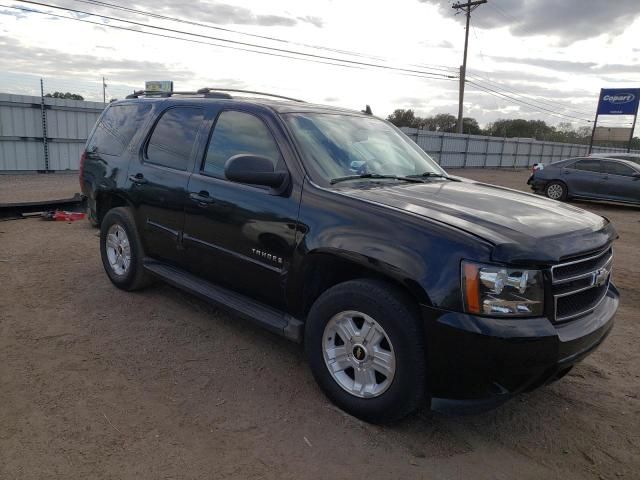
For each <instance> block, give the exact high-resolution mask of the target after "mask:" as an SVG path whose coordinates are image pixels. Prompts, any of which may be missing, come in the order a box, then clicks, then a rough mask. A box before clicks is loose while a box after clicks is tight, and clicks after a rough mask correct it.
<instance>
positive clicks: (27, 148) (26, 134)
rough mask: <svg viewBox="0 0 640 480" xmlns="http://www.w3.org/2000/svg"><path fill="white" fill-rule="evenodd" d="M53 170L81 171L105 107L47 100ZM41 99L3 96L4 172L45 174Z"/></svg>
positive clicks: (0, 152) (0, 154)
mask: <svg viewBox="0 0 640 480" xmlns="http://www.w3.org/2000/svg"><path fill="white" fill-rule="evenodd" d="M44 104H45V115H46V124H47V145H48V151H49V170H77V169H78V164H79V159H80V152H81V151H82V147H83V145H84V143H85V142H86V139H87V137H88V136H89V132H90V131H91V129H92V128H93V126H94V124H95V122H96V120H97V119H98V116H99V115H100V113H101V112H102V110H103V108H104V105H103V104H102V103H99V102H86V101H79V100H65V99H60V98H45V99H44ZM45 169H46V165H45V158H44V139H43V134H42V105H41V98H40V97H33V96H26V95H10V94H5V93H0V171H16V170H20V171H29V170H32V171H33V170H45Z"/></svg>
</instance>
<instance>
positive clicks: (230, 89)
mask: <svg viewBox="0 0 640 480" xmlns="http://www.w3.org/2000/svg"><path fill="white" fill-rule="evenodd" d="M213 92H237V93H250V94H252V95H264V96H265V97H274V98H282V99H283V100H290V101H292V102H300V103H306V102H305V101H304V100H300V99H299V98H291V97H285V96H283V95H275V94H273V93H265V92H255V91H253V90H239V89H237V88H209V87H207V88H201V89H200V90H198V92H197V93H213Z"/></svg>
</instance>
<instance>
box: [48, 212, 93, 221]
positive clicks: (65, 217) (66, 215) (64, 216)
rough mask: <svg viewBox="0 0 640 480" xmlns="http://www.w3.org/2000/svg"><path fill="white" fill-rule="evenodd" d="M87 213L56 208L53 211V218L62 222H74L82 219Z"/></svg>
mask: <svg viewBox="0 0 640 480" xmlns="http://www.w3.org/2000/svg"><path fill="white" fill-rule="evenodd" d="M86 215H87V214H86V213H84V212H67V211H65V210H56V211H55V212H54V213H53V218H52V220H58V221H60V222H73V221H75V220H82V219H83V218H84V217H85V216H86Z"/></svg>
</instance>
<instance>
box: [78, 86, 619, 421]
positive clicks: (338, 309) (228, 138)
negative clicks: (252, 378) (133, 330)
mask: <svg viewBox="0 0 640 480" xmlns="http://www.w3.org/2000/svg"><path fill="white" fill-rule="evenodd" d="M251 93H255V92H251ZM132 97H133V98H129V99H127V100H123V101H119V102H115V103H113V104H111V105H109V106H108V107H107V109H106V110H105V111H104V113H103V114H102V116H101V117H100V118H99V120H98V122H97V124H96V126H95V128H94V129H93V131H92V133H91V135H90V137H89V140H88V141H87V145H86V150H85V152H84V153H83V155H82V162H81V172H80V182H81V185H82V189H83V192H84V193H85V194H86V195H87V197H88V198H89V205H90V212H91V218H92V220H93V221H94V222H95V223H96V224H99V225H100V228H101V236H100V251H101V254H102V262H103V264H104V268H105V270H106V272H107V275H108V276H109V278H110V279H111V281H112V282H113V283H114V284H115V285H116V286H117V287H119V288H122V289H124V290H136V289H138V288H141V287H143V286H145V285H147V284H148V282H149V281H150V280H152V279H153V278H159V279H162V280H164V281H166V282H168V283H170V284H171V285H174V286H176V287H178V288H181V289H184V290H187V291H189V292H192V293H193V294H195V295H197V296H199V297H201V298H203V299H205V300H207V301H211V302H214V303H216V304H218V305H222V306H224V307H226V308H228V309H229V310H231V311H232V312H234V313H236V314H237V315H239V316H242V317H246V318H248V319H250V320H252V321H254V322H257V323H258V324H260V325H262V326H264V327H265V328H266V329H267V330H270V331H271V332H274V333H277V334H280V335H284V336H285V337H287V338H290V339H291V340H294V341H297V342H303V343H304V347H305V350H306V353H307V355H308V360H309V364H310V366H311V370H312V372H313V374H314V376H315V378H316V380H317V381H318V383H319V385H320V387H321V388H322V390H323V391H324V392H325V393H326V395H327V396H328V397H329V398H330V399H331V400H332V401H333V402H335V403H336V404H337V405H339V406H340V407H341V408H343V409H344V410H346V411H347V412H349V413H351V414H353V415H356V416H358V417H360V418H363V419H366V420H369V421H376V422H385V421H391V420H395V419H398V418H400V417H402V416H404V415H407V414H409V413H411V412H413V411H415V410H416V409H418V408H419V407H421V406H423V405H431V407H432V408H434V409H440V410H442V409H449V410H450V409H451V408H452V407H453V408H454V409H455V410H458V411H460V410H465V409H466V410H478V409H480V408H488V407H490V406H493V405H496V404H498V403H500V402H502V401H504V400H506V399H508V398H510V397H512V396H513V395H514V394H516V393H519V392H522V391H528V390H531V389H533V388H536V387H538V386H541V385H543V384H546V383H548V382H550V381H553V380H555V379H557V378H560V377H561V376H562V375H564V374H565V373H566V372H568V371H569V370H570V369H571V367H572V366H573V365H574V364H575V363H576V362H578V361H580V360H581V359H582V358H584V357H585V356H586V355H588V354H589V353H590V352H592V351H593V350H594V349H595V348H596V347H597V346H598V345H599V344H600V343H601V342H602V341H603V339H604V338H605V337H606V335H607V334H608V333H609V331H610V329H611V327H612V325H613V316H614V314H615V312H616V309H617V307H618V298H619V296H618V292H617V290H616V288H615V287H614V285H613V284H612V283H611V281H610V279H611V265H612V259H613V254H612V243H613V241H614V239H615V238H616V236H617V235H616V232H615V230H614V228H613V226H612V225H611V223H610V222H609V221H608V220H607V219H606V218H603V217H600V216H597V215H594V214H591V213H589V212H586V211H584V210H581V209H578V208H575V207H573V206H570V205H565V204H561V203H558V202H555V201H552V200H548V199H545V198H540V197H538V196H534V195H530V194H524V193H519V192H516V191H513V190H509V189H506V188H501V187H496V186H492V185H486V184H482V183H477V182H473V181H469V180H466V179H462V178H458V177H453V176H449V175H448V174H447V173H446V172H445V171H444V170H442V168H440V167H439V166H438V164H436V162H434V161H433V160H432V159H431V158H430V157H429V156H428V155H427V154H425V153H424V152H423V151H422V150H421V149H420V148H419V147H418V146H417V145H416V144H415V143H414V142H412V141H411V140H410V139H408V138H407V137H406V136H405V135H404V134H402V133H401V132H400V131H399V130H398V129H396V128H395V127H394V126H392V125H391V124H389V123H388V122H386V121H384V120H380V119H378V118H375V117H373V116H372V115H370V114H367V113H361V112H357V111H349V110H342V109H338V108H334V107H327V106H318V105H311V104H308V103H305V102H301V101H296V100H293V99H284V98H274V96H268V95H265V94H263V95H253V97H250V96H247V93H246V92H245V93H242V92H240V93H239V94H238V93H237V91H234V93H233V96H232V95H231V94H230V93H229V91H220V90H212V89H203V90H201V91H199V92H196V93H193V94H177V93H175V94H170V95H169V94H167V95H152V94H146V95H145V94H144V93H139V94H135V95H133V96H132Z"/></svg>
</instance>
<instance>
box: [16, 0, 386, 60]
mask: <svg viewBox="0 0 640 480" xmlns="http://www.w3.org/2000/svg"><path fill="white" fill-rule="evenodd" d="M18 1H19V0H18ZM74 1H76V2H80V3H85V4H88V5H94V6H98V7H105V8H111V9H115V10H122V11H125V12H129V13H135V14H137V15H143V16H146V17H151V18H157V19H160V20H167V21H170V22H177V23H184V24H187V25H193V26H197V27H202V28H209V29H212V30H219V31H222V32H228V33H234V34H236V35H244V36H247V37H253V38H260V39H263V40H270V41H272V42H279V43H284V44H289V45H297V46H299V47H306V48H313V49H317V50H325V51H328V52H334V53H341V54H345V55H353V56H356V57H363V58H369V59H373V60H384V58H382V57H377V56H374V55H369V54H364V53H359V52H354V51H350V50H341V49H338V48H331V47H324V46H320V45H312V44H308V43H300V42H293V41H291V40H285V39H282V38H277V37H270V36H267V35H258V34H256V33H248V32H243V31H240V30H234V29H231V28H225V27H220V26H218V25H211V24H207V23H201V22H195V21H193V20H186V19H184V18H178V17H172V16H169V15H161V14H159V13H155V12H149V11H147V10H140V9H135V8H130V7H126V6H124V5H118V4H115V3H108V2H102V1H98V0H74Z"/></svg>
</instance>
